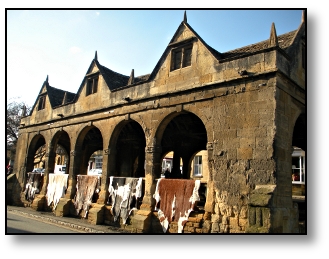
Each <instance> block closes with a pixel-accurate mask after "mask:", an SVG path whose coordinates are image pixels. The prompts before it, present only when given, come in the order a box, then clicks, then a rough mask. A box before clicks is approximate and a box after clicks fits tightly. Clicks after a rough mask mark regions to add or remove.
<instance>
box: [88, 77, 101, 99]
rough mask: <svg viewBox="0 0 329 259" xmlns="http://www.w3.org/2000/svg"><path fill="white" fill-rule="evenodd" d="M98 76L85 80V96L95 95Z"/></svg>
mask: <svg viewBox="0 0 329 259" xmlns="http://www.w3.org/2000/svg"><path fill="white" fill-rule="evenodd" d="M97 86H98V75H97V76H94V77H90V78H88V79H87V87H86V96H87V95H90V94H94V93H97Z"/></svg>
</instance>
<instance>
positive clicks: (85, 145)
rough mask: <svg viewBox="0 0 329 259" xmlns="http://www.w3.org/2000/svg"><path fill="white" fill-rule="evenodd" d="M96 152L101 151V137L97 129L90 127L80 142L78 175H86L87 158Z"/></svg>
mask: <svg viewBox="0 0 329 259" xmlns="http://www.w3.org/2000/svg"><path fill="white" fill-rule="evenodd" d="M97 150H103V137H102V134H101V132H100V130H99V129H98V128H96V127H92V128H91V129H90V130H89V131H88V133H87V134H86V135H85V137H84V139H83V142H82V146H81V151H82V152H81V155H82V163H81V165H80V174H87V170H88V161H89V158H90V156H91V155H92V154H93V153H94V152H95V151H97Z"/></svg>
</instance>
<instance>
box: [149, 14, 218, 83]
mask: <svg viewBox="0 0 329 259" xmlns="http://www.w3.org/2000/svg"><path fill="white" fill-rule="evenodd" d="M183 26H186V27H187V28H188V29H189V30H190V31H191V32H192V33H193V34H194V35H195V38H197V39H198V40H199V41H200V42H202V44H203V45H204V46H205V48H206V49H208V50H209V52H210V53H211V54H212V55H213V56H214V57H215V58H216V59H220V58H221V53H220V52H218V51H217V50H215V49H214V48H212V47H210V46H209V45H208V44H207V43H206V42H205V41H204V40H203V39H202V38H201V37H200V36H199V34H197V33H196V32H195V31H194V30H193V28H192V27H191V26H190V25H189V24H188V23H187V19H186V15H185V13H184V20H183V21H182V22H181V24H180V25H179V26H178V28H177V30H176V32H175V34H174V36H173V37H172V38H171V40H170V42H169V44H168V46H167V47H166V49H165V51H164V52H163V54H162V55H161V57H160V59H159V61H158V63H157V64H156V66H155V68H154V69H153V71H152V73H151V74H150V77H149V78H152V77H153V76H154V75H155V74H156V72H157V71H158V69H159V68H160V65H161V61H162V60H163V58H164V57H165V56H166V55H167V54H168V52H169V51H170V49H171V48H172V45H173V44H174V43H175V42H174V40H175V38H176V36H177V35H178V33H179V31H180V29H181V28H182V27H183Z"/></svg>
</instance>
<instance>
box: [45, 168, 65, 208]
mask: <svg viewBox="0 0 329 259" xmlns="http://www.w3.org/2000/svg"><path fill="white" fill-rule="evenodd" d="M68 176H69V175H68V174H49V182H48V186H47V195H46V196H47V202H48V206H50V205H51V203H53V210H55V209H56V206H57V204H58V202H59V200H60V198H63V197H64V195H65V192H66V189H67V179H68Z"/></svg>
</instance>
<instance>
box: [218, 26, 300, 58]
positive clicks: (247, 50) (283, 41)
mask: <svg viewBox="0 0 329 259" xmlns="http://www.w3.org/2000/svg"><path fill="white" fill-rule="evenodd" d="M295 34H296V30H295V31H291V32H288V33H285V34H282V35H279V36H278V43H279V47H280V48H281V49H283V50H285V49H286V48H288V47H289V46H290V45H291V44H292V40H293V38H294V36H295ZM269 47H271V46H269V41H268V40H264V41H261V42H258V43H255V44H251V45H248V46H245V47H242V48H238V49H234V50H230V51H227V52H224V53H222V56H221V57H222V59H228V58H238V57H239V56H243V55H246V54H251V53H254V52H258V51H261V50H265V49H267V48H269Z"/></svg>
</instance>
